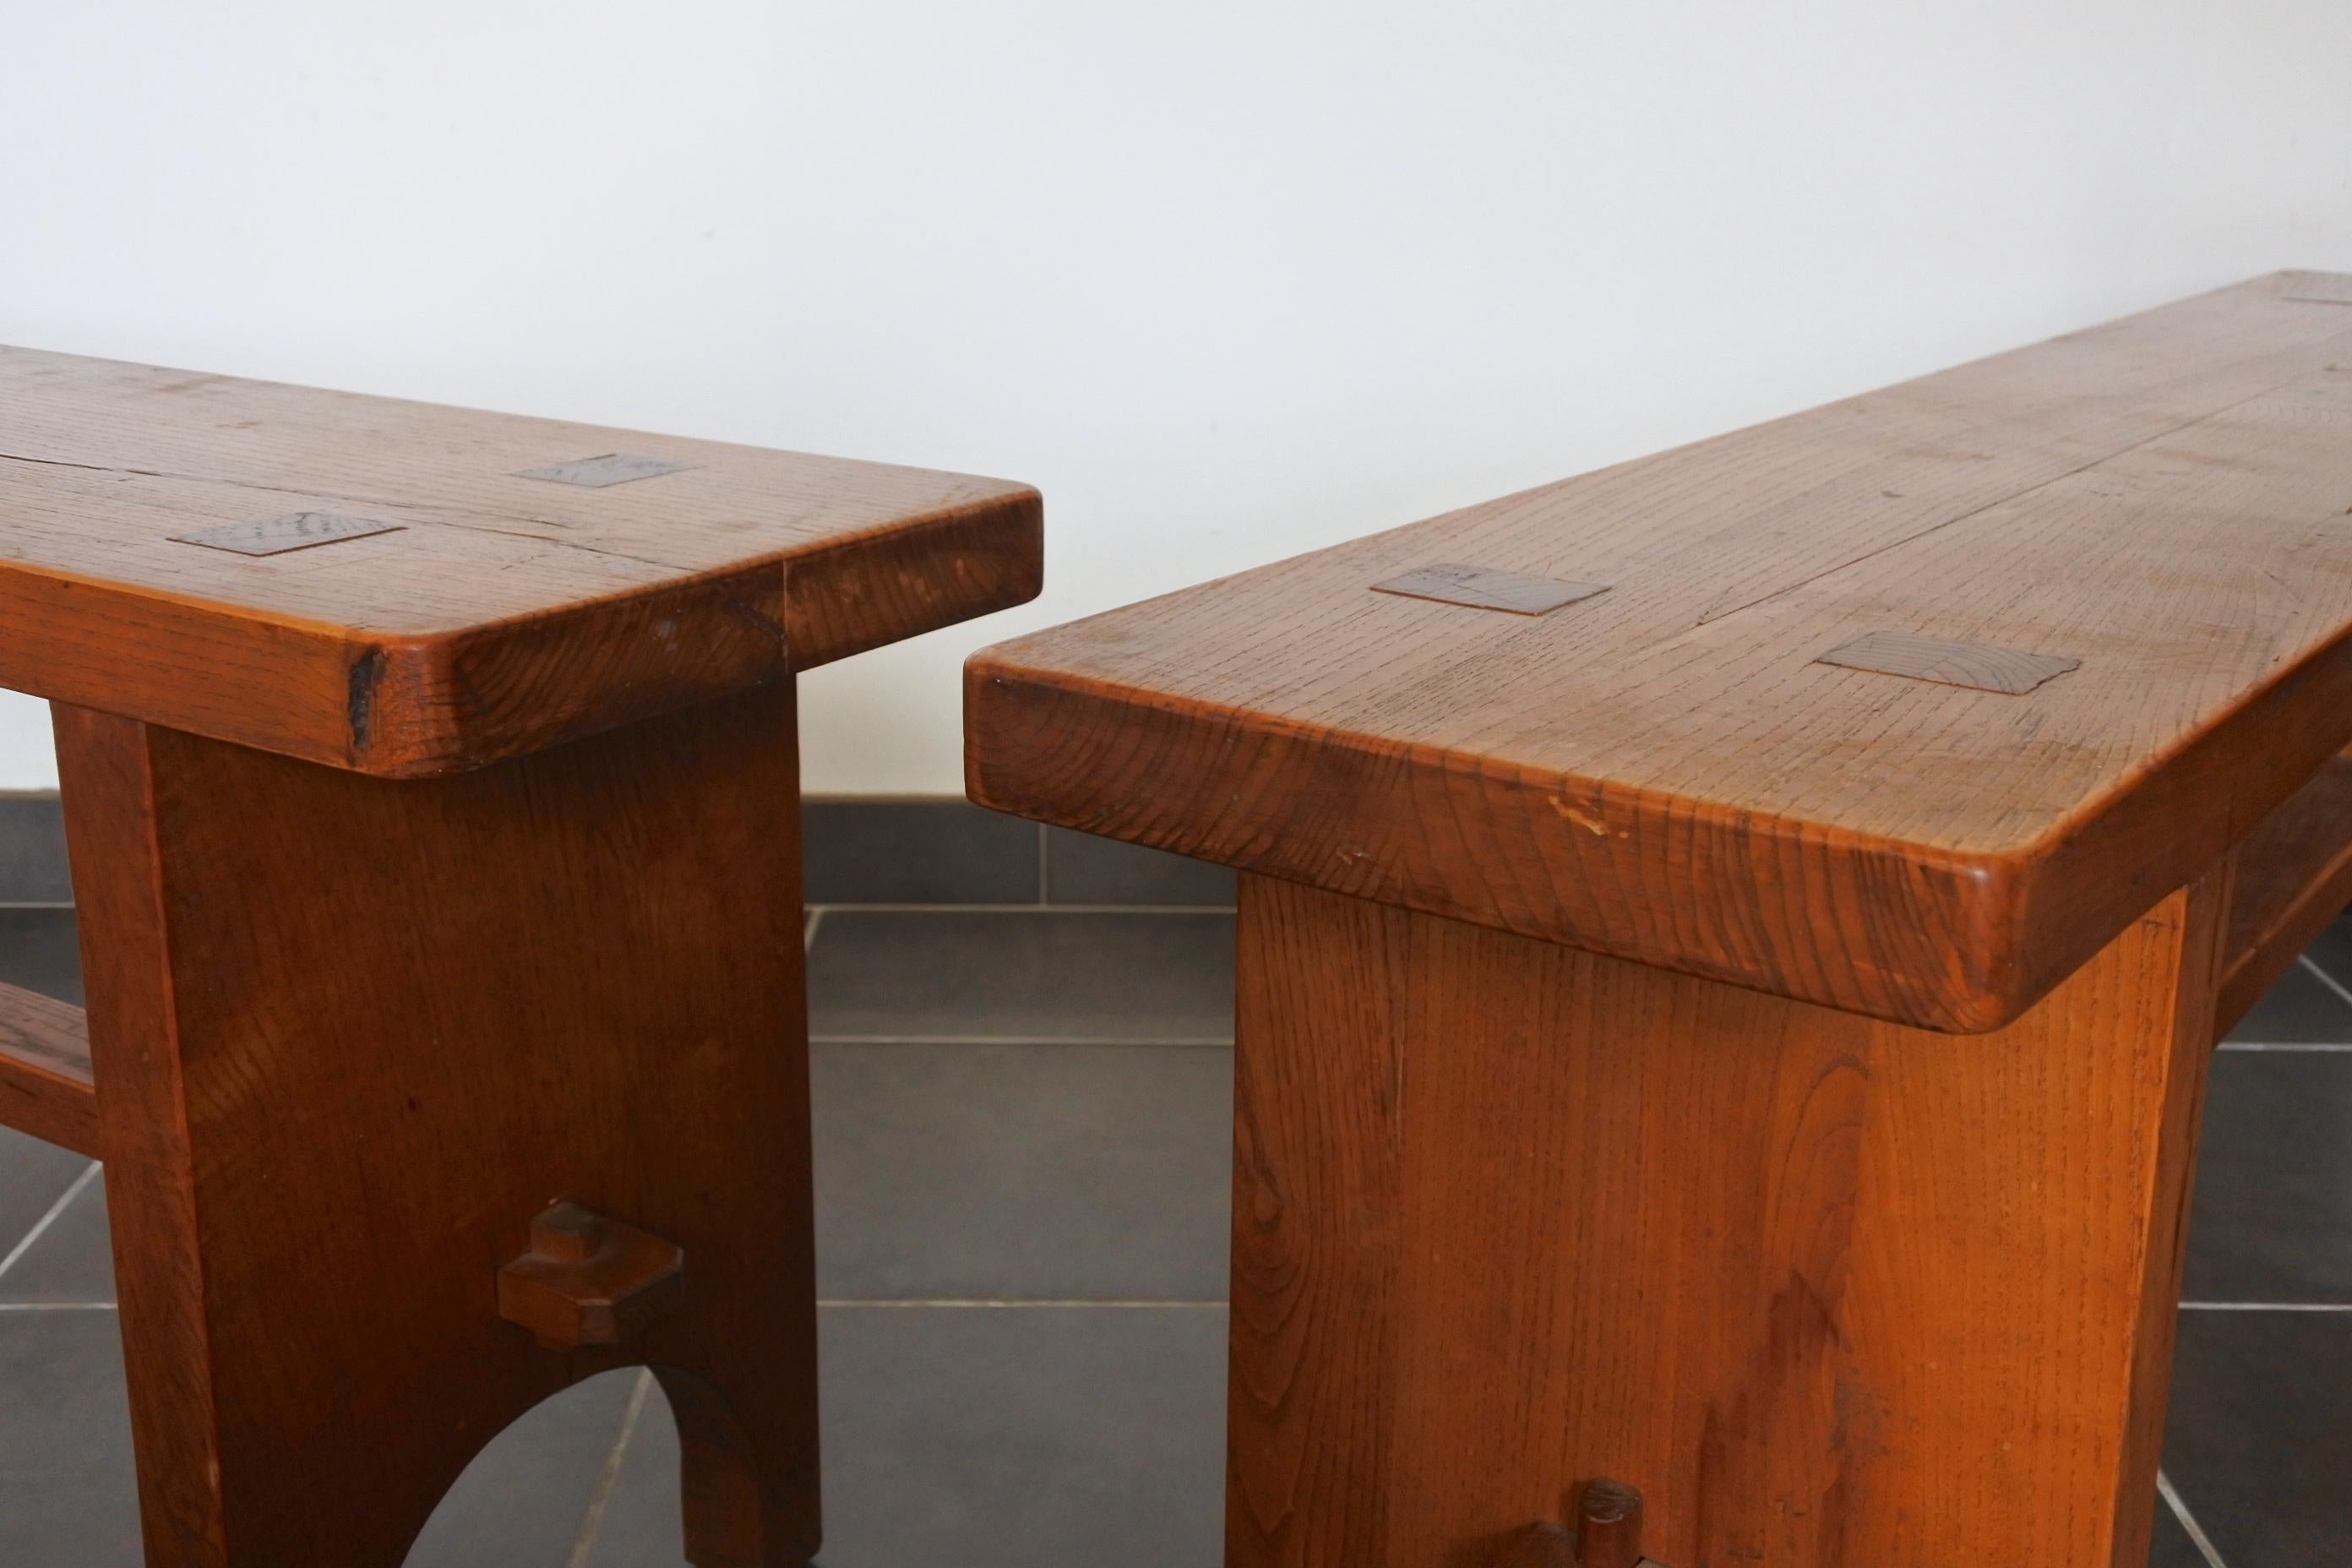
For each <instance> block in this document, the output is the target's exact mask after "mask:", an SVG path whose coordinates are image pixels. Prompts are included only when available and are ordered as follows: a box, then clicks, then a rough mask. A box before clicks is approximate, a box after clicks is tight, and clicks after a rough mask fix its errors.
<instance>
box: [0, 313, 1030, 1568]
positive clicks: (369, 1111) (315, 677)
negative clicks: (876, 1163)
mask: <svg viewBox="0 0 2352 1568" xmlns="http://www.w3.org/2000/svg"><path fill="white" fill-rule="evenodd" d="M1039 570H1040V561H1039V502H1038V498H1037V496H1036V494H1035V492H1034V491H1033V490H1030V489H1026V488H1025V487H1023V486H1019V485H1013V484H1006V483H1003V482H1000V481H997V480H993V479H971V478H966V477H961V476H958V475H951V474H940V473H924V472H919V471H916V470H912V469H907V468H885V467H879V466H876V465H873V464H867V463H856V462H849V461H843V460H836V459H832V458H810V457H800V456H794V455H793V454H789V453H782V452H768V451H755V450H751V449H748V448H745V447H731V446H721V445H718V444H715V443H711V442H704V441H688V440H678V439H673V438H670V437H655V436H644V435H636V434H631V433H626V432H617V431H613V430H604V429H595V428H590V427H586V426H576V425H565V424H558V423H554V422H551V421H547V420H538V419H523V418H513V417H508V416H498V415H489V414H478V413H469V412H466V411H463V410H457V409H449V408H436V407H428V406H424V405H417V404H413V403H398V402H393V401H390V400H386V399H380V398H369V397H357V396H352V395H344V394H341V393H331V392H319V391H312V390H308V389H304V388H299V387H291V386H278V385H268V384H258V383H254V382H247V381H236V380H231V379H227V378H224V377H220V376H210V375H196V374H187V373H184V372H179V371H167V370H154V369H148V368H144V367H141V366H136V365H129V364H116V363H104V362H100V361H95V360H88V359H77V358H70V357H68V356H65V355H60V354H52V353H30V352H25V351H18V350H0V685H5V686H10V687H15V688H16V689H22V690H26V691H31V692H34V693H37V694H38V695H41V696H44V697H47V698H49V699H50V700H52V702H53V704H54V705H55V713H56V728H57V735H58V765H59V770H60V773H61V774H62V784H63V793H64V804H65V812H66V826H67V832H68V847H69V850H70V854H71V858H72V865H73V879H74V892H75V898H76V900H77V903H78V905H79V914H80V926H81V947H82V954H83V965H84V969H85V972H86V975H87V983H88V991H89V1013H88V1018H87V1025H86V1026H85V1021H84V1018H83V1016H82V1015H81V1014H80V1012H79V1010H77V1009H74V1008H71V1007H68V1006H65V1005H61V1004H58V1003H55V1002H50V1001H47V1000H45V999H42V998H38V997H34V996H29V995H26V994H24V993H22V992H15V991H6V990H0V1121H6V1122H8V1123H10V1124H12V1125H15V1126H17V1127H21V1128H25V1129H27V1130H29V1131H33V1132H35V1133H37V1134H38V1135H40V1136H42V1137H45V1138H47V1139H50V1140H52V1141H54V1142H59V1143H63V1144H66V1145H68V1147H71V1148H74V1149H78V1150H80V1151H82V1152H85V1153H89V1154H92V1155H96V1156H100V1157H102V1158H103V1159H104V1160H105V1162H106V1177H105V1179H106V1189H107V1198H108V1204H109V1207H110V1213H111V1216H112V1223H113V1228H114V1256H115V1271H116V1274H117V1277H118V1279H120V1282H121V1327H122V1336H123V1349H124V1353H125V1357H126V1361H127V1364H128V1367H129V1373H130V1396H131V1426H132V1431H133V1436H134V1439H135V1443H136V1447H137V1458H138V1470H139V1492H140V1500H141V1504H142V1510H143V1520H144V1526H145V1532H146V1542H147V1554H148V1560H149V1561H150V1562H151V1563H155V1564H157V1565H159V1568H162V1565H165V1564H168V1565H170V1568H287V1565H289V1564H305V1565H310V1564H315V1565H320V1568H325V1565H328V1564H333V1565H335V1568H396V1565H397V1564H398V1563H401V1562H402V1560H403V1559H404V1556H405V1555H406V1553H407V1551H408V1548H409V1544H410V1542H411V1541H412V1540H413V1539H414V1538H415V1535H416V1533H417V1531H419V1530H420V1529H421V1528H422V1526H423V1525H424V1523H425V1520H426V1518H427V1516H428V1515H429V1514H430V1512H431V1511H432V1510H433V1507H434V1505H435V1503H436V1501H437V1500H439V1498H440V1496H441V1495H442V1493H443V1491H444V1490H445V1489H446V1488H447V1486H448V1485H449V1483H450V1482H451V1481H452V1480H453V1479H456V1477H457V1474H458V1472H459V1471H460V1470H461V1469H462V1468H464V1466H465V1465H466V1463H467V1460H468V1459H469V1458H471V1457H472V1456H473V1455H474V1454H475V1453H476V1452H477V1451H478V1449H479V1448H480V1447H483V1446H484V1445H485V1444H487V1443H488V1441H489V1440H490V1439H491V1438H492V1437H493V1436H496V1435H497V1434H498V1433H499V1430H500V1429H501V1428H502V1427H504V1426H506V1425H507V1424H508V1423H509V1422H510V1421H511V1420H513V1419H514V1418H515V1417H516V1416H517V1415H520V1414H521V1413H522V1412H523V1411H524V1410H525V1409H527V1408H529V1407H530V1405H532V1404H534V1403H536V1402H537V1401H539V1400H541V1399H543V1398H545V1397H546V1396H547V1395H549V1394H553V1393H555V1392H557V1391H558V1390H560V1389H562V1388H563V1387H564V1386H566V1385H567V1384H571V1383H573V1382H575V1381H577V1380H579V1379H581V1378H584V1377H587V1376H590V1375H592V1374H593V1373H600V1372H604V1371H606V1370H609V1369H612V1368H614V1367H619V1366H626V1365H633V1364H638V1363H645V1364H650V1365H651V1366H653V1367H654V1369H655V1370H656V1373H658V1375H659V1377H660V1380H661V1383H662V1385H663V1387H664V1389H665V1390H666V1391H667V1394H668V1397H669V1400H670V1403H671V1405H672V1407H673V1409H674V1410H675V1412H676V1414H677V1420H678V1426H679V1429H680V1435H681V1437H682V1439H683V1444H684V1453H685V1476H684V1480H685V1517H686V1542H685V1545H686V1552H687V1555H688V1557H689V1558H690V1559H691V1560H692V1561H693V1562H695V1563H698V1564H701V1565H702V1568H753V1565H757V1568H786V1565H793V1568H797V1565H798V1564H801V1563H806V1562H807V1561H808V1559H809V1558H810V1557H811V1556H812V1555H813V1554H814V1552H815V1551H816V1546H817V1542H818V1535H819V1526H818V1514H817V1425H816V1404H815V1395H816V1372H815V1300H814V1275H813V1270H814V1262H813V1252H812V1243H811V1213H810V1196H809V1164H808V1162H809V1129H808V1070H807V1033H806V1031H807V1022H806V1009H805V1005H804V1001H803V959H802V941H801V918H802V917H801V908H800V831H799V794H798V763H797V742H796V738H795V733H794V716H793V678H794V676H795V675H796V674H797V673H798V672H799V671H801V670H803V669H806V668H811V667H813V666H815V665H819V664H823V663H824V662H825V661H827V660H829V659H835V658H841V657H843V656H845V655H848V654H855V653H856V652H858V651H859V650H860V649H863V648H870V647H876V646H877V645H879V644H883V643H887V642H891V641H895V640H897V639H898V638H901V637H911V636H913V635H915V634H916V633H919V632H923V631H928V630H930V629H931V628H933V627H936V626H946V625H948V624H950V622H954V621H959V620H962V619H964V618H966V617H968V616H975V615H979V614H982V613H983V612H986V611H990V610H994V609H998V608H1001V607H1003V606H1005V605H1013V604H1016V603H1019V602H1020V601H1022V600H1024V599H1027V598H1029V597H1031V596H1032V595H1034V593H1035V592H1036V589H1037V585H1038V581H1039Z"/></svg>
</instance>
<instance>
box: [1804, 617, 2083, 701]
mask: <svg viewBox="0 0 2352 1568" xmlns="http://www.w3.org/2000/svg"><path fill="white" fill-rule="evenodd" d="M1813 662H1814V663H1816V664H1834V665H1838V666H1840V667H1842V668H1846V669H1866V670H1869V671H1871V672H1872V673H1874V674H1876V675H1905V676H1909V677H1910V678H1911V679H1914V680H1933V681H1936V682H1938V683H1939V684H1941V685H1945V686H1965V687H1968V688H1970V689H1973V690H1977V691H1998V692H2000V693H2002V694H2004V695H2006V696H2010V697H2021V696H2023V695H2024V694H2025V693H2026V692H2029V691H2031V690H2032V689H2034V688H2035V687H2037V686H2039V685H2041V684H2042V682H2043V681H2045V680H2048V679H2051V678H2052V677H2053V676H2060V675H2063V674H2065V673H2066V672H2067V671H2068V670H2070V669H2078V668H2081V667H2082V663H2083V661H2082V660H2081V659H2079V658H2058V657H2056V656H2055V655H2053V654H2046V653H2023V652H2021V651H2019V650H2018V649H2016V648H2013V647H1986V646H1985V645H1984V644H1983V643H1973V642H1939V641H1937V639H1936V638H1934V637H1915V636H1913V635H1912V634H1911V633H1909V632H1865V633H1864V634H1863V635H1862V636H1861V637H1856V638H1854V639H1853V641H1852V642H1850V643H1843V644H1841V645H1840V646H1838V647H1833V648H1832V649H1830V651H1829V652H1827V653H1825V654H1823V655H1822V657H1821V658H1818V659H1815V660H1814V661H1813Z"/></svg>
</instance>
